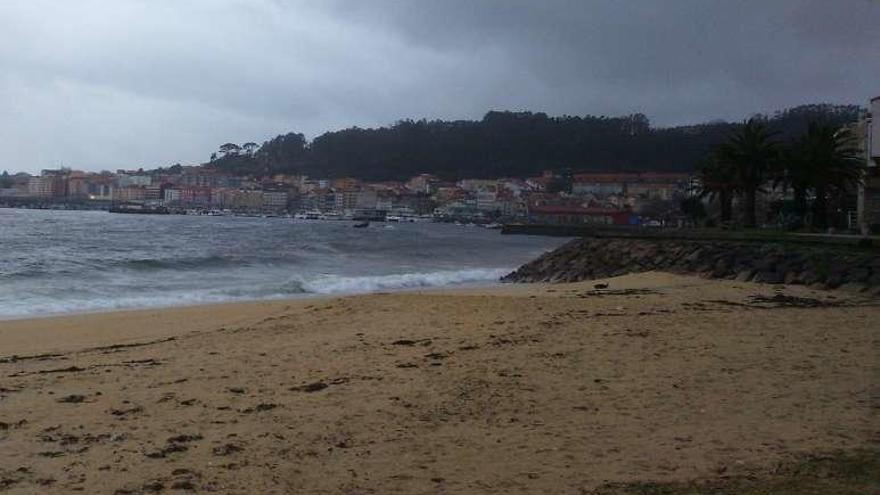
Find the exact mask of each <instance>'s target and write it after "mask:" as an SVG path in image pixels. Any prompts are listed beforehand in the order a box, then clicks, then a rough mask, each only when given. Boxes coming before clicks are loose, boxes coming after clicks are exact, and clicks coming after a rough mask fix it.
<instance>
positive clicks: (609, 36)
mask: <svg viewBox="0 0 880 495" xmlns="http://www.w3.org/2000/svg"><path fill="white" fill-rule="evenodd" d="M0 26H2V28H0V147H2V149H3V153H2V154H0V170H3V169H8V170H10V171H29V172H37V171H39V170H40V169H42V168H48V167H57V166H59V165H61V164H63V165H65V166H71V167H73V168H79V169H85V170H100V169H113V170H115V169H116V168H132V167H138V166H143V167H150V168H152V167H156V166H162V165H169V164H173V163H176V162H181V163H184V164H190V163H198V162H201V161H204V160H206V159H207V158H208V156H209V155H210V153H211V152H212V151H213V150H214V149H216V147H217V146H218V145H219V144H222V143H224V142H227V141H232V142H237V143H242V142H246V141H256V142H258V143H259V142H263V141H264V140H266V139H268V138H271V137H273V136H275V135H277V134H281V133H285V132H289V131H298V132H303V133H305V134H306V136H307V137H308V138H312V137H314V136H315V135H317V134H320V133H322V132H324V131H326V130H331V129H338V128H342V127H348V126H352V125H358V126H362V127H363V126H376V125H387V124H390V123H393V122H394V121H395V120H397V119H400V118H407V117H410V118H423V117H424V118H429V119H431V118H445V119H459V118H470V119H478V118H480V117H481V116H482V115H483V114H484V113H485V112H486V111H487V110H489V109H499V110H501V109H510V110H534V111H544V112H547V113H549V114H553V115H556V114H570V115H584V114H605V115H620V114H627V113H632V112H642V113H645V114H646V115H648V117H649V118H650V119H651V121H652V122H653V123H654V124H656V125H675V124H683V123H692V122H700V121H706V120H712V119H719V118H723V119H741V118H744V117H746V116H748V115H749V114H752V113H754V112H758V111H763V112H770V111H772V110H775V109H781V108H785V107H789V106H794V105H798V104H802V103H808V102H833V103H858V104H862V105H864V104H865V103H866V100H867V99H868V98H869V97H871V96H877V95H880V0H833V1H831V0H744V1H739V0H604V1H591V0H558V1H555V0H552V1H551V0H530V1H525V0H523V1H518V0H425V1H417V0H398V1H392V0H387V1H380V0H376V1H374V0H345V1H343V0H338V1H336V0H333V1H330V0H327V1H324V0H310V1H305V0H303V1H294V0H186V1H181V0H77V1H70V0H0Z"/></svg>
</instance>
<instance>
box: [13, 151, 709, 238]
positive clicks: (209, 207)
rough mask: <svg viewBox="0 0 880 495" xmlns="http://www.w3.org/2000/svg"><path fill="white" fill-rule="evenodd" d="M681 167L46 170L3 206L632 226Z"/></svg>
mask: <svg viewBox="0 0 880 495" xmlns="http://www.w3.org/2000/svg"><path fill="white" fill-rule="evenodd" d="M691 181H692V177H691V175H690V174H686V173H672V172H665V173H664V172H644V173H580V174H560V173H555V172H554V171H549V170H548V171H546V172H545V173H544V174H543V175H541V176H538V177H528V178H499V179H463V180H459V181H455V182H449V181H443V180H440V179H439V178H437V177H436V176H434V175H430V174H420V175H418V176H415V177H412V178H411V179H410V180H408V181H405V182H398V181H386V182H364V181H361V180H358V179H355V178H350V177H348V178H340V179H324V178H311V177H306V176H293V175H276V176H273V177H269V178H264V179H254V178H250V177H236V176H232V175H227V174H223V173H221V172H219V171H217V170H215V169H212V167H210V165H208V166H189V167H184V166H180V167H172V170H167V169H166V170H160V171H158V172H157V171H144V170H142V169H141V170H117V171H116V172H115V173H113V172H101V173H87V172H82V171H76V170H70V169H65V168H61V169H57V170H43V171H42V173H41V174H40V175H38V176H31V175H28V174H23V173H22V174H16V175H12V176H8V177H7V184H6V187H4V188H2V189H0V205H2V206H27V207H35V208H60V209H111V208H114V207H117V208H119V207H123V210H122V211H125V209H126V208H127V209H128V210H129V211H139V210H140V209H143V211H153V212H175V213H189V214H210V215H224V214H226V215H233V214H239V215H273V216H278V215H289V216H293V215H296V216H298V217H300V218H309V219H325V220H331V219H358V218H365V219H372V220H389V221H395V220H400V221H425V220H435V219H436V220H441V221H442V220H449V221H467V222H475V223H492V222H497V221H511V220H525V219H528V220H530V221H534V222H540V223H590V224H594V223H595V224H614V225H633V224H639V223H642V222H660V221H669V220H671V219H675V218H677V217H676V214H677V211H678V207H677V204H678V203H679V202H680V201H681V199H682V198H684V197H685V196H686V195H687V192H688V191H689V189H690V188H691V187H692V184H691Z"/></svg>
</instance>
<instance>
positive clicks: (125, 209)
mask: <svg viewBox="0 0 880 495" xmlns="http://www.w3.org/2000/svg"><path fill="white" fill-rule="evenodd" d="M110 213H135V214H140V215H168V214H169V213H171V212H170V211H168V208H165V207H164V206H147V205H142V204H120V205H115V206H112V207H110Z"/></svg>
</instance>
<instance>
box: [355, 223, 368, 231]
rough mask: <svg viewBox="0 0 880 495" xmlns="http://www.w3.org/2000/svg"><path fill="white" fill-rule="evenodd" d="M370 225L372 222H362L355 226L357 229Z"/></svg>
mask: <svg viewBox="0 0 880 495" xmlns="http://www.w3.org/2000/svg"><path fill="white" fill-rule="evenodd" d="M369 226H370V222H361V223H356V224H354V228H356V229H365V228H367V227H369Z"/></svg>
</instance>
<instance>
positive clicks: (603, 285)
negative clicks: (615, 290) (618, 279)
mask: <svg viewBox="0 0 880 495" xmlns="http://www.w3.org/2000/svg"><path fill="white" fill-rule="evenodd" d="M593 288H594V289H607V288H608V284H595V285H593Z"/></svg>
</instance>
